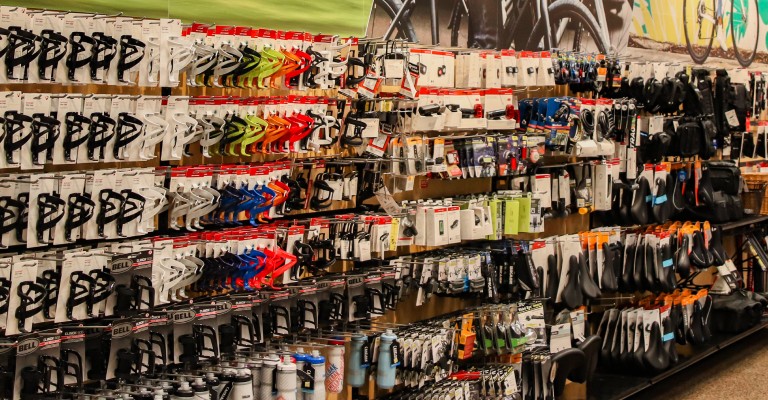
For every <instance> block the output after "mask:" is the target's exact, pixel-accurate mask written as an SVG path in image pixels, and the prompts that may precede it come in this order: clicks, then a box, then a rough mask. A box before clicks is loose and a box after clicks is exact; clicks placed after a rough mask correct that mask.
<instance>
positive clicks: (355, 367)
mask: <svg viewBox="0 0 768 400" xmlns="http://www.w3.org/2000/svg"><path fill="white" fill-rule="evenodd" d="M367 341H368V336H365V335H355V336H352V345H351V348H350V351H349V362H348V363H347V364H348V365H349V368H347V383H348V384H349V386H352V387H361V386H363V385H364V384H365V375H366V373H367V369H368V366H367V365H366V366H365V367H363V365H362V362H361V361H362V356H363V344H364V343H365V342H367Z"/></svg>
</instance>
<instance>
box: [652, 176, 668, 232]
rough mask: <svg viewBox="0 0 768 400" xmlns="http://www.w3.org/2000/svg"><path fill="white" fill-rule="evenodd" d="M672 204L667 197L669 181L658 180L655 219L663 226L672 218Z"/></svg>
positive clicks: (654, 207) (655, 197)
mask: <svg viewBox="0 0 768 400" xmlns="http://www.w3.org/2000/svg"><path fill="white" fill-rule="evenodd" d="M670 205H671V202H670V201H669V198H668V196H667V180H666V179H661V178H658V179H656V193H654V196H653V218H654V219H655V220H656V222H657V223H659V224H663V223H664V222H666V221H667V220H668V219H669V217H670V216H672V208H671V207H670Z"/></svg>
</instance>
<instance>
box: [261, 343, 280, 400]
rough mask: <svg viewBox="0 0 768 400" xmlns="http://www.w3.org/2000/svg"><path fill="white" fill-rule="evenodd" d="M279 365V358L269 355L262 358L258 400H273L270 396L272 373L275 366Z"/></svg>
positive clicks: (271, 395)
mask: <svg viewBox="0 0 768 400" xmlns="http://www.w3.org/2000/svg"><path fill="white" fill-rule="evenodd" d="M279 363H280V358H278V357H277V356H276V355H274V354H270V355H268V356H267V357H265V358H264V361H263V362H262V363H261V387H260V389H259V393H260V394H259V399H260V400H272V399H274V398H275V396H274V394H272V383H273V380H272V372H273V371H274V370H275V368H277V364H279Z"/></svg>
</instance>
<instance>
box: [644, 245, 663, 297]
mask: <svg viewBox="0 0 768 400" xmlns="http://www.w3.org/2000/svg"><path fill="white" fill-rule="evenodd" d="M655 250H656V249H654V247H653V246H651V245H650V244H649V243H646V245H645V263H644V264H643V267H644V268H643V277H642V278H643V284H644V285H645V288H646V289H647V290H650V291H652V292H655V293H658V292H660V290H659V284H658V281H659V277H658V271H656V268H657V266H656V264H657V262H656V251H655Z"/></svg>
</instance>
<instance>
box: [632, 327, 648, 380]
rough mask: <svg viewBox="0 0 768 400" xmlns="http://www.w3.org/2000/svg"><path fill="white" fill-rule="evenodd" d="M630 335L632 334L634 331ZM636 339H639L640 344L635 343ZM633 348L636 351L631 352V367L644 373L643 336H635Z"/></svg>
mask: <svg viewBox="0 0 768 400" xmlns="http://www.w3.org/2000/svg"><path fill="white" fill-rule="evenodd" d="M632 334H634V331H633V332H632ZM638 338H639V339H640V343H637V340H638ZM635 347H636V349H635V351H634V352H633V357H632V365H633V366H634V367H635V368H638V369H640V370H642V371H645V370H646V366H645V361H644V359H645V335H643V334H641V335H635Z"/></svg>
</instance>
